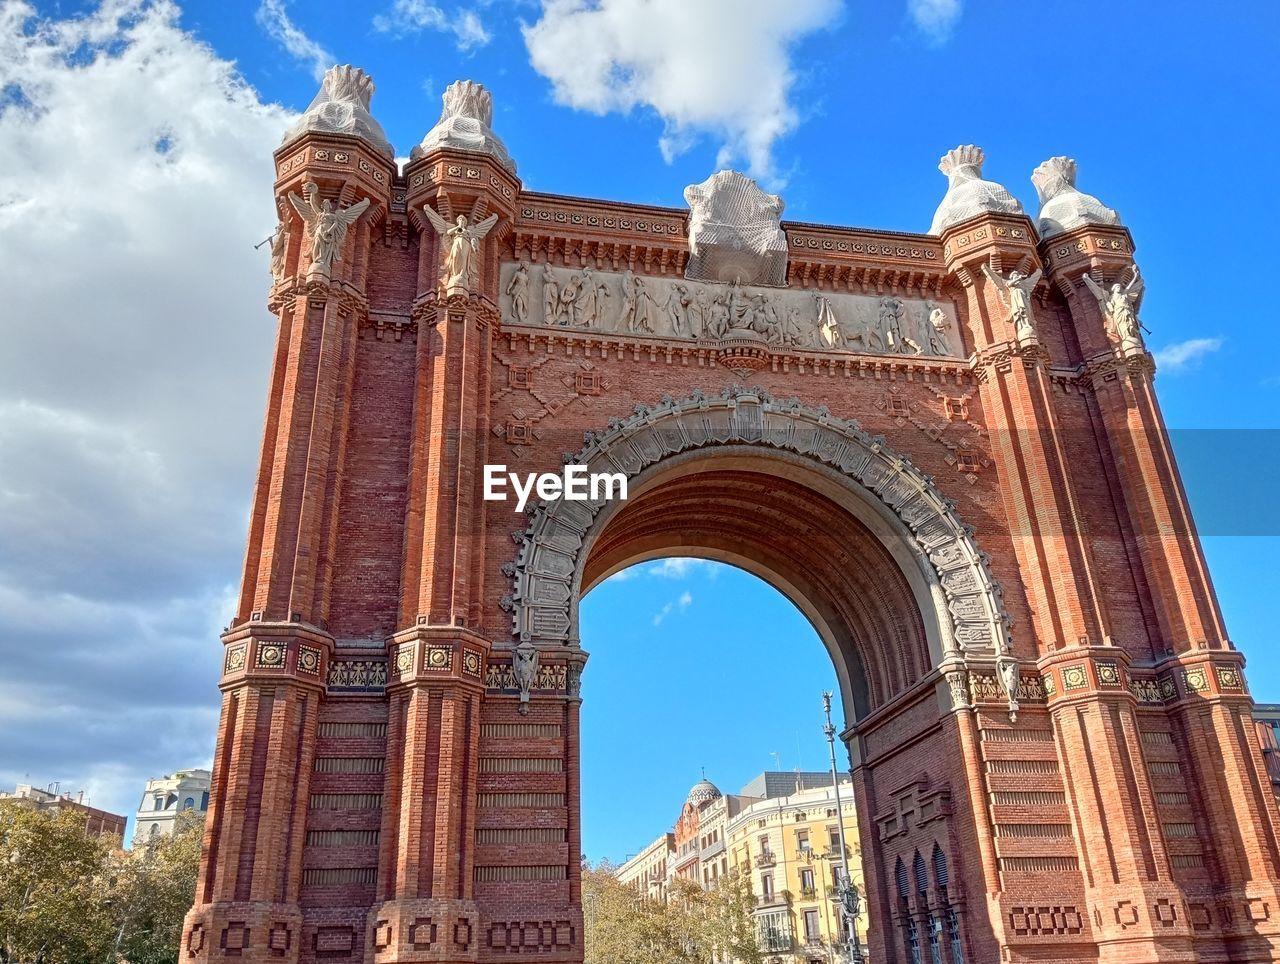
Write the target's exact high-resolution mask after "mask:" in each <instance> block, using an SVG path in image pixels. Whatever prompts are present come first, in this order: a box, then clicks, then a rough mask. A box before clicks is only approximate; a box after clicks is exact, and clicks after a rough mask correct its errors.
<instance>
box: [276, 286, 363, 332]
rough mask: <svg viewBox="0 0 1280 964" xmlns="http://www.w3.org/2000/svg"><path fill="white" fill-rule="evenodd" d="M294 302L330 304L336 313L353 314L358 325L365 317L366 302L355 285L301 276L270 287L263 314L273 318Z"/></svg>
mask: <svg viewBox="0 0 1280 964" xmlns="http://www.w3.org/2000/svg"><path fill="white" fill-rule="evenodd" d="M297 299H303V300H305V301H308V302H312V303H321V304H322V303H324V302H328V301H333V302H335V303H336V304H337V305H338V307H339V308H340V309H342V310H345V311H348V312H351V313H353V314H355V315H356V317H357V319H358V320H359V322H360V323H361V324H363V323H364V321H365V319H367V318H368V315H369V299H368V298H367V297H365V294H364V292H362V291H361V290H360V289H359V288H357V287H355V285H352V284H350V283H348V282H346V281H331V280H329V279H328V278H319V277H314V276H312V277H306V276H304V275H296V276H294V277H292V278H285V279H284V280H282V281H281V282H280V283H279V284H277V285H274V286H273V287H272V288H271V293H270V294H269V295H268V298H267V310H268V311H270V312H271V313H272V314H277V313H279V311H280V309H281V308H283V307H284V306H285V305H286V304H288V303H289V302H290V301H295V300H297Z"/></svg>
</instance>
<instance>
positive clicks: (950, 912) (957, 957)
mask: <svg viewBox="0 0 1280 964" xmlns="http://www.w3.org/2000/svg"><path fill="white" fill-rule="evenodd" d="M945 913H946V915H947V938H948V939H949V940H950V941H951V964H964V948H963V947H961V946H960V921H959V920H958V919H957V917H956V910H955V908H954V907H951V906H949V905H948V906H947V908H946V910H945Z"/></svg>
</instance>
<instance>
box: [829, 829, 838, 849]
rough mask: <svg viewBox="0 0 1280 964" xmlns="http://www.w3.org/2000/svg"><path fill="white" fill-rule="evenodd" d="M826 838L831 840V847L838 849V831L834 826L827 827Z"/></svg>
mask: <svg viewBox="0 0 1280 964" xmlns="http://www.w3.org/2000/svg"><path fill="white" fill-rule="evenodd" d="M827 839H828V840H830V841H831V849H832V850H837V851H838V850H839V849H840V831H839V830H838V829H837V828H836V827H829V828H827Z"/></svg>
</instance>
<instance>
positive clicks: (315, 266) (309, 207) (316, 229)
mask: <svg viewBox="0 0 1280 964" xmlns="http://www.w3.org/2000/svg"><path fill="white" fill-rule="evenodd" d="M302 188H303V190H304V191H306V192H307V199H306V200H305V201H304V200H303V199H302V198H300V197H298V195H296V194H293V193H290V194H289V203H290V204H292V205H293V209H294V210H295V211H297V212H298V214H299V215H300V216H301V217H302V220H303V221H304V222H306V225H307V234H308V236H310V238H311V270H310V271H309V272H308V273H309V274H313V273H319V274H323V275H324V276H325V277H328V276H329V274H330V272H331V271H333V265H334V262H336V261H341V260H342V242H343V241H344V240H345V239H346V237H347V228H349V227H351V225H353V224H355V223H356V221H358V220H359V219H360V215H362V214H364V212H365V208H367V207H368V206H369V199H368V198H365V199H364V200H362V201H357V202H356V203H355V204H353V205H351V206H350V207H348V208H339V207H338V206H337V205H335V204H334V203H333V202H332V201H330V200H327V199H326V200H324V201H321V200H320V189H319V188H318V187H317V186H316V183H315V181H308V182H307V183H306V184H304V185H303V186H302Z"/></svg>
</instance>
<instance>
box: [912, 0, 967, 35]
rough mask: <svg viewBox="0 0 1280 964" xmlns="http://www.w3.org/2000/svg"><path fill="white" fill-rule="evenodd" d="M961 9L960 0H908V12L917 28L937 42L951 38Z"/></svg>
mask: <svg viewBox="0 0 1280 964" xmlns="http://www.w3.org/2000/svg"><path fill="white" fill-rule="evenodd" d="M961 9H962V5H961V2H960V0H907V13H908V14H909V15H910V17H911V20H912V22H913V23H915V25H916V28H917V29H918V30H919V31H920V32H921V33H923V34H924V35H925V36H926V37H928V38H929V39H930V40H931V41H933V42H934V43H937V44H941V43H946V41H947V40H949V39H950V38H951V30H952V28H953V27H955V25H956V21H957V20H959V19H960V11H961Z"/></svg>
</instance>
